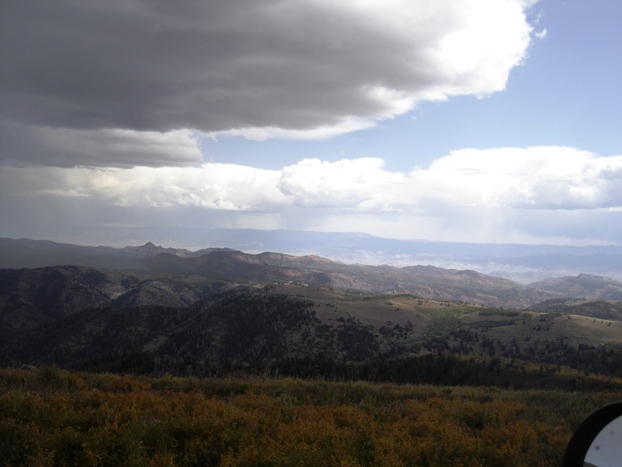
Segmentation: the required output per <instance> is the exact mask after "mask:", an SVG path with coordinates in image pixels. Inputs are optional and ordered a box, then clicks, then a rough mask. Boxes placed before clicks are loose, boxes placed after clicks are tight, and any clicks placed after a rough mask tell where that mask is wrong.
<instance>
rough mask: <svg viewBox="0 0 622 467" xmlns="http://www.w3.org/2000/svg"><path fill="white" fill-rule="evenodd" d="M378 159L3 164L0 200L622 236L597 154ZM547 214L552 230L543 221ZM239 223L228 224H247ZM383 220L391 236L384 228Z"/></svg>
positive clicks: (610, 175)
mask: <svg viewBox="0 0 622 467" xmlns="http://www.w3.org/2000/svg"><path fill="white" fill-rule="evenodd" d="M383 164H384V162H383V161H382V160H381V159H353V160H349V159H344V160H341V161H338V162H332V163H331V162H322V161H320V160H318V159H305V160H302V161H300V162H298V163H296V164H294V165H290V166H287V167H283V168H282V169H281V170H262V169H256V168H252V167H246V166H239V165H232V164H215V163H207V164H203V165H201V166H199V167H186V168H148V167H134V168H128V169H97V170H95V169H87V168H65V169H61V168H51V167H21V168H19V167H8V168H5V170H3V171H2V172H1V173H0V186H1V187H2V188H1V189H0V195H1V196H0V197H2V198H4V199H5V201H7V202H12V203H16V204H19V203H25V204H28V203H37V202H38V200H39V201H40V200H44V199H45V200H47V201H50V200H53V199H56V200H58V201H59V204H67V205H68V204H70V203H71V200H76V201H77V202H79V203H80V206H82V207H81V208H80V209H90V208H88V206H96V205H97V206H99V205H106V206H112V207H114V209H116V210H117V211H118V212H124V213H125V214H124V215H123V217H124V218H132V217H133V216H132V214H131V213H138V212H143V213H144V212H150V213H152V214H153V215H154V216H155V217H157V214H156V213H157V212H160V213H163V212H166V213H170V209H172V208H175V209H176V208H179V209H189V211H186V214H187V216H189V217H188V218H186V219H180V222H182V223H183V222H186V223H194V222H195V221H196V219H192V220H191V219H190V217H197V218H201V217H203V218H206V219H207V218H209V217H210V216H213V215H222V214H223V213H226V214H227V215H228V216H229V219H232V218H237V219H238V220H240V219H242V218H244V219H247V220H248V216H249V215H250V216H252V215H254V214H261V215H262V216H267V218H270V219H272V221H270V222H272V224H271V225H270V226H269V227H272V228H279V227H284V226H287V227H288V228H292V227H294V226H295V227H298V228H311V225H307V222H312V223H313V225H315V228H316V229H318V230H322V229H324V228H325V229H332V230H340V231H344V230H350V231H353V230H361V231H366V232H371V233H375V234H377V235H380V234H383V231H384V234H383V235H384V236H389V237H393V236H399V237H410V238H429V237H432V238H439V239H440V238H445V239H448V238H447V237H446V236H447V235H449V237H450V238H451V239H453V240H459V239H460V238H461V235H463V234H464V233H465V232H466V231H468V230H469V229H471V230H472V233H471V234H470V235H473V238H487V239H489V240H491V238H490V237H491V236H494V237H495V240H496V241H504V240H505V241H520V239H521V238H522V240H523V241H525V240H526V237H525V235H526V234H525V233H524V232H523V233H521V232H520V231H519V230H517V229H520V228H519V227H518V225H519V224H523V225H524V226H527V227H522V228H528V230H530V231H531V233H530V234H529V238H527V240H529V241H533V240H534V239H538V238H539V239H540V241H543V240H544V239H546V238H550V237H555V239H556V240H559V239H558V238H557V237H563V236H564V235H566V236H568V235H570V236H571V235H578V236H580V235H584V234H585V229H586V226H583V225H582V224H583V223H584V222H585V221H584V215H585V213H586V212H587V211H594V212H601V213H602V215H603V216H604V217H605V218H608V219H609V221H608V222H610V224H609V226H608V228H609V229H610V233H611V234H612V235H613V236H614V237H612V238H616V237H615V236H616V235H617V236H619V235H620V233H621V232H618V230H620V229H621V228H622V226H621V225H617V226H616V222H617V224H620V222H619V216H620V212H622V194H621V192H620V190H619V187H620V186H622V156H616V157H598V156H596V155H594V154H592V153H589V152H585V151H580V150H577V149H574V148H568V147H533V148H522V149H519V148H499V149H489V150H474V149H467V150H460V151H454V152H452V153H451V154H449V155H447V156H445V157H443V158H440V159H438V160H436V161H435V162H434V163H433V164H432V165H431V166H430V167H429V168H427V169H420V168H417V169H415V170H413V171H411V172H409V173H401V172H390V171H387V170H385V169H384V167H383ZM9 198H10V201H9ZM543 212H547V213H549V214H546V215H543V214H542V213H543ZM573 212H577V213H581V215H575V214H573ZM232 216H233V217H232ZM244 216H246V217H244ZM155 217H154V218H155ZM415 218H418V219H420V220H419V223H413V219H415ZM305 219H306V221H305ZM421 219H425V221H421ZM534 219H540V220H541V222H542V225H538V223H534ZM552 219H556V221H555V222H556V223H557V224H556V226H551V225H549V224H548V223H549V222H551V220H552ZM615 219H618V221H615ZM143 221H146V222H147V223H148V222H149V221H148V220H145V219H143ZM519 221H520V222H519ZM612 221H613V222H612ZM244 222H246V221H240V222H237V223H235V226H236V227H256V225H255V224H253V223H250V224H245V223H244ZM389 225H392V226H393V227H392V229H393V230H392V231H386V230H387V228H388V227H387V226H389ZM264 227H265V226H264ZM560 229H561V230H564V231H565V230H566V229H567V232H566V234H564V233H563V232H560ZM588 230H589V229H588ZM484 231H486V232H484ZM570 232H574V234H571V233H570ZM443 235H445V237H443ZM590 235H595V234H594V233H592V234H590ZM497 237H499V238H497ZM462 240H463V241H465V240H467V239H465V238H462ZM491 241H492V240H491Z"/></svg>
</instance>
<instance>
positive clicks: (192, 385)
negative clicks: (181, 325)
mask: <svg viewBox="0 0 622 467" xmlns="http://www.w3.org/2000/svg"><path fill="white" fill-rule="evenodd" d="M621 398H622V392H561V391H508V390H501V389H498V388H495V387H491V388H471V387H436V386H429V385H419V386H415V385H392V384H371V383H363V382H352V383H336V382H328V381H303V380H296V379H280V380H279V379H265V378H257V379H252V378H250V379H249V378H247V379H192V378H173V377H170V376H167V377H162V378H148V377H135V376H118V375H112V374H91V373H76V372H67V371H64V370H59V369H55V368H43V369H38V370H15V369H5V370H0V464H2V465H7V466H24V465H26V466H28V465H30V466H60V465H80V466H199V465H201V466H292V465H296V466H319V465H339V466H555V465H559V462H560V460H561V457H562V455H563V452H564V449H565V446H566V443H567V442H568V440H569V438H570V436H571V434H572V431H573V429H575V428H576V427H577V426H578V424H579V423H580V422H581V421H582V420H583V419H584V418H585V417H586V416H587V415H589V414H590V413H591V412H593V411H594V410H596V409H597V408H599V407H601V406H603V405H605V404H607V403H610V402H612V401H616V400H620V399H621Z"/></svg>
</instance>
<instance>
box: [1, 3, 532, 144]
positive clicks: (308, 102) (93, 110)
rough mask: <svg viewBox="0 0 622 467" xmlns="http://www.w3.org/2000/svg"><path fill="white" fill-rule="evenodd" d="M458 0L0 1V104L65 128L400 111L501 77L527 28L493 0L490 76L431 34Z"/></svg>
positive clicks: (232, 124)
mask: <svg viewBox="0 0 622 467" xmlns="http://www.w3.org/2000/svg"><path fill="white" fill-rule="evenodd" d="M459 3H460V6H461V8H452V6H455V5H454V4H456V2H455V1H454V0H451V1H450V0H443V1H439V2H438V4H437V5H435V6H426V5H424V4H423V3H421V2H410V3H409V2H406V3H404V2H401V1H389V2H388V3H384V4H381V3H375V2H363V3H361V2H352V3H351V4H350V3H347V4H345V5H346V6H335V5H338V4H335V5H333V4H332V3H330V2H323V1H299V2H284V1H275V0H267V1H257V0H253V1H250V0H248V1H247V0H233V1H181V2H170V1H160V2H158V1H141V0H123V1H120V0H111V1H105V2H95V1H80V2H76V1H69V0H67V1H55V2H43V1H41V2H35V1H33V2H29V1H27V2H23V1H5V2H4V3H3V4H2V7H1V8H2V13H1V14H0V31H1V32H0V44H1V45H0V62H1V63H2V70H3V71H2V73H1V75H0V107H1V108H2V109H3V110H2V114H3V116H4V117H6V118H9V119H12V120H18V121H20V122H22V123H27V124H33V125H49V126H53V127H66V128H75V129H100V128H128V129H133V130H140V131H147V130H150V131H167V130H171V129H178V128H194V129H198V130H201V131H205V132H214V131H223V130H230V129H237V128H251V127H277V128H284V129H311V128H315V127H318V126H326V125H332V124H336V123H338V122H339V121H341V120H342V119H343V118H345V117H349V116H353V117H359V118H381V117H387V116H391V115H393V114H395V113H400V112H403V111H405V110H406V109H407V108H408V107H409V106H410V105H411V104H412V102H413V101H415V100H416V99H417V98H418V97H417V95H418V93H421V96H419V97H420V98H424V97H425V96H424V94H425V95H427V97H432V98H440V97H442V96H443V95H447V94H451V93H460V92H466V93H487V92H492V91H495V90H499V86H501V87H502V86H503V85H504V83H505V79H504V77H505V76H506V75H507V71H508V70H509V69H510V68H511V67H512V66H513V65H514V64H515V62H516V61H517V60H518V59H519V58H520V56H522V53H523V52H524V48H525V47H526V44H527V43H528V41H529V37H528V36H529V31H530V29H529V27H528V25H527V24H526V23H525V22H524V18H523V17H522V16H521V11H520V8H519V5H520V4H521V2H519V1H518V0H502V1H501V2H499V4H503V5H504V11H513V12H514V13H518V14H517V15H514V16H512V18H515V20H512V19H510V21H509V23H511V24H509V26H508V29H511V30H512V32H511V33H510V34H509V36H511V37H512V38H514V39H516V43H512V44H509V45H508V47H506V49H504V51H502V54H505V55H508V56H510V57H514V58H513V59H511V60H510V62H512V61H513V63H509V62H508V63H507V64H506V65H502V66H498V70H497V71H496V73H498V74H500V75H501V80H499V79H495V80H493V81H494V83H492V82H486V79H481V78H482V77H481V76H479V74H478V73H479V72H477V71H475V72H474V73H471V71H473V70H466V72H464V70H454V68H455V67H453V65H451V63H450V66H449V68H447V66H446V65H447V62H451V61H452V60H453V58H455V57H453V56H452V54H451V53H449V55H448V54H447V53H446V52H447V51H444V50H441V49H442V47H444V46H443V45H442V40H443V39H444V38H445V37H447V36H448V35H449V34H451V33H453V32H456V31H464V30H468V29H469V28H470V27H471V26H472V25H471V24H470V23H469V22H468V20H469V14H471V13H473V12H474V13H475V14H474V15H471V16H477V15H478V14H479V12H478V11H477V10H478V8H479V9H481V6H477V4H478V2H473V1H471V2H469V1H466V2H459ZM479 4H480V5H481V4H482V2H479ZM480 16H481V15H480ZM508 17H509V16H508ZM492 19H493V18H490V21H492ZM480 20H481V18H480ZM495 20H497V19H495ZM501 20H502V21H503V18H501ZM481 22H482V21H480V23H481ZM483 23H486V18H484V20H483ZM478 27H480V29H481V27H482V25H481V24H479V25H478ZM517 36H518V37H517ZM497 40H500V42H501V43H504V42H508V38H501V39H499V38H497ZM450 52H451V51H450ZM454 52H455V51H454ZM454 55H455V54H454ZM462 60H464V57H463V58H462ZM488 78H490V77H488ZM488 81H490V80H488Z"/></svg>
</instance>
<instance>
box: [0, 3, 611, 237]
mask: <svg viewBox="0 0 622 467" xmlns="http://www.w3.org/2000/svg"><path fill="white" fill-rule="evenodd" d="M620 44H622V2H620V1H619V0H565V1H564V0H540V1H536V0H437V1H434V2H429V1H428V0H383V1H378V0H348V1H344V2H334V1H329V0H297V1H290V0H233V1H227V2H216V1H199V0H195V1H192V0H188V1H183V2H171V1H167V0H161V1H156V0H153V1H145V0H111V1H107V2H96V1H82V2H75V1H70V0H59V1H55V2H48V1H42V0H41V1H37V0H33V1H28V2H24V1H21V0H4V1H3V2H2V3H0V64H2V65H0V236H4V237H14V238H17V237H28V238H37V239H53V240H60V241H63V240H66V239H69V238H71V237H72V232H73V231H76V230H77V229H91V230H92V231H93V232H96V231H98V230H101V229H103V228H115V227H118V228H125V227H127V228H131V227H140V228H147V229H149V228H153V229H157V228H158V227H167V228H170V227H171V226H178V227H179V228H180V229H182V228H216V227H225V228H254V229H291V230H311V231H327V232H329V231H331V232H362V233H367V234H370V235H375V236H380V237H387V238H399V239H425V240H438V241H455V242H473V243H525V244H552V245H622V57H621V55H620V52H619V50H620V49H619V45H620ZM172 246H174V245H172Z"/></svg>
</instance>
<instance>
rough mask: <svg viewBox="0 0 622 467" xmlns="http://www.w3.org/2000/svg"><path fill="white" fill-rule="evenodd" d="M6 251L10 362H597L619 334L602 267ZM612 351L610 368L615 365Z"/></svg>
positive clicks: (32, 245) (32, 244)
mask: <svg viewBox="0 0 622 467" xmlns="http://www.w3.org/2000/svg"><path fill="white" fill-rule="evenodd" d="M0 252H1V253H2V254H1V255H0V265H2V266H3V269H0V357H1V356H2V355H4V358H5V359H6V358H8V359H9V360H11V361H13V360H14V359H18V360H20V361H24V362H34V363H45V364H58V365H63V366H73V367H80V368H86V369H89V368H90V369H102V370H106V371H108V370H112V369H117V370H119V371H122V369H123V368H126V367H125V366H124V365H126V363H127V362H128V361H131V363H127V365H129V367H127V368H130V367H131V368H133V370H132V371H134V370H135V369H136V368H138V367H140V368H141V369H140V371H151V370H148V369H149V368H151V369H152V370H153V369H154V368H160V370H166V371H169V370H170V369H171V368H173V367H174V368H176V370H175V371H181V372H183V371H186V370H183V368H185V367H187V366H188V365H190V366H192V368H193V369H192V370H188V371H190V373H191V374H206V372H208V373H209V371H212V370H209V371H208V370H206V368H208V367H209V368H212V369H214V368H216V369H218V371H221V370H222V369H223V368H225V367H227V365H229V363H226V362H238V363H236V365H242V364H243V363H244V362H246V363H247V364H250V365H260V366H262V367H263V366H265V365H272V364H271V363H269V362H271V361H276V360H279V361H280V360H282V359H284V358H285V359H292V358H293V359H300V358H306V357H309V356H318V355H331V356H333V357H335V358H339V359H342V360H344V361H362V360H369V359H377V358H383V359H385V358H388V357H389V356H408V355H421V354H426V353H446V352H450V353H459V354H463V355H469V356H471V355H488V356H491V355H493V356H494V355H502V356H507V357H512V358H517V359H526V360H530V361H536V362H548V363H557V364H559V363H564V364H573V365H575V366H576V367H577V368H582V369H584V370H585V371H588V370H590V371H592V370H595V369H597V368H596V367H595V366H594V365H595V363H594V361H593V360H591V357H590V358H588V354H586V353H585V352H586V351H590V352H596V349H597V348H600V347H599V346H602V345H610V344H611V343H614V342H621V341H622V333H621V332H620V329H621V327H622V283H620V282H618V281H616V280H614V279H611V278H607V277H601V276H595V275H590V274H579V275H577V276H569V277H559V278H555V279H547V280H543V281H538V282H534V283H531V284H526V285H523V284H519V283H517V282H513V281H511V280H508V279H504V278H499V277H494V276H489V275H485V274H482V273H479V272H476V271H472V270H457V269H445V268H439V267H435V266H431V265H426V266H423V265H415V266H404V267H396V266H388V265H377V266H373V265H362V264H345V263H342V262H338V261H332V260H329V259H326V258H323V257H320V256H316V255H306V256H294V255H289V254H283V253H275V252H263V253H259V254H249V253H244V252H241V251H237V250H233V249H229V248H208V249H202V250H197V251H190V250H187V249H178V248H166V247H162V246H156V245H155V244H153V243H151V242H148V243H146V244H144V245H142V246H134V247H123V248H112V247H86V246H78V245H70V244H58V243H54V242H48V241H34V240H25V239H21V240H14V239H0ZM581 349H582V350H581ZM608 351H609V350H608ZM577 352H579V353H577ZM581 352H583V353H581ZM613 355H614V356H611V355H610V356H609V357H607V359H605V360H602V359H601V360H598V362H600V364H603V365H604V363H603V362H609V363H607V365H608V366H607V367H606V368H605V369H603V368H600V367H599V368H600V369H598V371H604V372H605V373H607V374H613V373H612V372H615V371H616V370H615V368H618V367H619V365H618V366H616V365H617V363H616V362H618V360H617V357H616V355H617V353H616V354H613ZM620 355H622V353H621V354H620ZM314 358H315V357H314ZM128 359H129V360H128ZM551 359H552V360H551ZM106 362H107V363H106ZM121 362H126V363H121ZM184 362H185V363H184ZM246 363H244V364H246ZM119 365H121V366H119ZM136 365H138V366H136ZM180 365H181V366H180ZM184 365H185V366H184ZM242 368H243V366H242ZM120 369H121V370H120ZM136 371H138V370H136Z"/></svg>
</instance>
